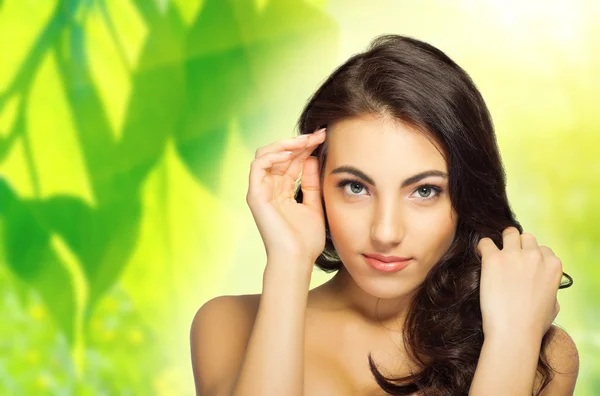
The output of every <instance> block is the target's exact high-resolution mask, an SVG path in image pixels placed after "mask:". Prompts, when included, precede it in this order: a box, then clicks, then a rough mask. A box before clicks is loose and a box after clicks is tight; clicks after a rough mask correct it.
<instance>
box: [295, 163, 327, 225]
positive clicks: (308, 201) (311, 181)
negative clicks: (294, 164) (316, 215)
mask: <svg viewBox="0 0 600 396" xmlns="http://www.w3.org/2000/svg"><path fill="white" fill-rule="evenodd" d="M320 184H321V183H320V180H319V159H318V158H317V157H310V158H308V159H307V160H306V162H305V163H304V169H303V170H302V181H301V183H300V187H301V188H302V203H303V204H304V205H306V206H309V207H311V208H313V209H314V210H316V211H318V212H320V213H321V214H323V207H322V204H321V185H320Z"/></svg>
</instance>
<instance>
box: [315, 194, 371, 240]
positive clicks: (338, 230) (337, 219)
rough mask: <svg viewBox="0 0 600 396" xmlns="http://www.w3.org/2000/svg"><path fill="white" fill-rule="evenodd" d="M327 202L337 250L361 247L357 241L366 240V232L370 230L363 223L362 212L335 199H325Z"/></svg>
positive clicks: (329, 221)
mask: <svg viewBox="0 0 600 396" xmlns="http://www.w3.org/2000/svg"><path fill="white" fill-rule="evenodd" d="M325 202H326V206H327V222H328V223H329V231H330V234H331V238H332V241H333V242H334V245H335V246H336V249H337V250H338V251H340V250H344V247H352V246H359V245H360V242H358V241H357V240H360V239H361V238H365V235H364V233H365V230H368V227H367V226H366V225H365V224H364V221H362V217H361V214H360V210H357V209H356V208H353V207H352V205H346V204H344V203H343V202H339V200H337V199H336V198H335V197H334V198H331V197H325ZM327 203H329V205H327Z"/></svg>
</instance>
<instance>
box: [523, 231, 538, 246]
mask: <svg viewBox="0 0 600 396" xmlns="http://www.w3.org/2000/svg"><path fill="white" fill-rule="evenodd" d="M521 248H522V249H537V248H538V243H537V239H536V238H535V237H534V236H533V234H531V233H529V232H524V233H522V234H521Z"/></svg>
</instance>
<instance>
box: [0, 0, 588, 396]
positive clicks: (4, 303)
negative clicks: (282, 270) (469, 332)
mask: <svg viewBox="0 0 600 396" xmlns="http://www.w3.org/2000/svg"><path fill="white" fill-rule="evenodd" d="M598 4H599V3H598V2H595V1H592V0H590V1H584V0H580V1H570V2H564V1H563V2H558V1H556V2H548V1H541V0H538V1H528V2H527V3H526V4H520V2H517V1H492V0H473V1H466V0H465V1H444V0H437V1H434V0H426V1H398V0H395V1H391V0H388V1H384V0H371V1H368V2H365V1H362V0H361V1H359V0H351V1H349V0H330V1H327V0H304V1H300V0H246V1H242V0H235V1H234V0H231V1H225V0H204V1H187V0H0V312H1V315H2V318H1V319H0V394H2V395H45V394H48V395H71V394H77V395H153V394H156V395H192V394H193V392H194V386H193V377H192V371H191V363H190V353H189V330H190V325H191V320H192V318H193V315H194V314H195V312H196V310H197V309H198V308H199V307H200V306H201V305H202V304H203V303H204V302H205V301H207V300H208V299H210V298H212V297H215V296H217V295H222V294H246V293H260V291H261V285H262V283H261V281H262V270H263V268H264V264H265V258H266V256H265V252H264V247H263V245H262V241H261V239H260V235H259V233H258V231H257V229H256V227H255V224H254V222H253V219H252V216H251V213H250V211H249V209H248V208H247V205H246V202H245V194H246V191H247V183H248V173H249V164H250V161H251V160H252V159H253V158H254V152H255V150H256V149H257V148H258V147H260V146H263V145H265V144H267V143H270V142H271V141H274V140H277V139H282V138H286V137H291V136H293V134H294V124H295V122H296V119H297V117H298V115H299V113H300V111H301V109H302V107H303V105H304V104H305V103H306V100H307V99H308V97H309V96H310V94H311V93H312V92H313V91H314V90H315V89H316V88H317V87H318V85H319V84H320V83H321V82H322V81H323V80H324V79H325V77H326V76H327V75H328V74H329V73H330V72H331V71H332V70H333V68H334V67H335V66H337V65H338V64H340V63H342V62H343V61H344V60H345V59H347V58H348V57H349V56H350V55H351V54H353V53H355V52H358V51H362V50H363V49H364V48H365V47H366V46H367V44H368V43H369V42H370V41H371V39H372V38H373V37H375V36H377V35H379V34H382V33H400V34H406V35H410V36H413V37H416V38H419V39H422V40H425V41H428V42H430V43H431V44H433V45H435V46H437V47H438V48H440V49H442V50H443V51H445V52H446V53H447V54H448V55H449V56H450V57H452V58H453V59H454V60H456V61H457V62H458V63H459V64H460V65H461V66H463V67H464V68H465V69H466V70H467V71H468V72H469V73H470V74H471V76H472V77H473V79H474V80H475V82H476V83H477V84H478V86H479V88H480V90H481V91H482V94H483V96H484V98H485V99H486V101H487V103H488V106H489V107H490V111H491V113H492V116H493V119H494V122H495V125H496V128H497V135H498V141H499V144H500V146H501V151H502V155H503V159H504V161H505V167H506V172H507V177H508V190H509V198H510V200H511V204H512V205H513V209H514V211H515V213H516V214H517V217H518V219H519V220H520V221H521V222H522V224H523V226H524V228H525V229H526V230H527V231H529V232H532V233H533V234H535V235H536V236H537V237H538V241H539V242H540V243H541V244H545V245H548V246H550V247H551V248H552V249H553V250H554V252H555V253H556V254H557V255H558V256H559V257H560V258H561V259H562V260H563V266H564V269H565V271H566V272H568V273H569V274H571V275H572V276H573V278H574V281H575V283H574V285H573V287H572V288H570V289H565V290H561V291H560V292H559V301H560V304H561V312H560V314H559V316H558V318H557V320H556V323H557V324H559V325H560V326H562V327H563V328H564V329H566V330H567V331H568V332H569V334H571V336H572V337H573V339H574V340H575V342H576V343H577V346H578V348H579V352H580V360H581V369H580V376H579V381H578V385H577V390H576V395H600V360H599V359H598V356H600V317H599V316H598V314H597V313H598V299H599V297H600V291H599V290H598V285H600V283H599V281H600V267H599V266H598V262H599V259H600V250H599V246H600V225H599V224H600V210H599V209H598V206H597V205H598V202H600V160H599V155H600V150H599V149H598V148H597V147H598V145H599V144H600V134H599V126H600V116H599V115H598V113H597V110H598V104H597V97H598V94H599V93H600V89H599V88H600V80H599V79H598V78H597V76H596V74H595V73H598V72H599V71H600V28H599V27H598V24H597V21H598V20H599V18H600V6H599V5H598ZM330 276H331V275H325V274H323V273H319V272H316V271H315V273H314V275H313V280H312V286H313V287H314V286H316V285H318V284H320V283H322V282H324V281H325V280H327V279H328V278H329V277H330Z"/></svg>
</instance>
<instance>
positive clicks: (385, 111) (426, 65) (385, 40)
mask: <svg viewBox="0 0 600 396" xmlns="http://www.w3.org/2000/svg"><path fill="white" fill-rule="evenodd" d="M363 114H378V115H382V116H392V117H394V118H395V119H397V120H401V121H402V122H405V123H408V124H409V125H411V126H413V127H415V128H416V129H417V130H419V131H421V132H422V133H424V134H427V135H428V136H429V137H430V138H432V139H434V140H435V141H436V142H437V143H438V144H440V145H441V146H442V147H443V151H444V155H445V160H446V163H447V166H448V170H449V178H448V179H449V180H448V182H449V194H450V199H451V202H452V205H453V207H454V209H455V211H456V213H457V215H458V222H457V230H456V236H455V239H454V241H453V244H452V246H451V247H450V249H449V250H448V252H446V254H445V255H444V256H443V257H442V258H441V260H440V261H439V262H438V263H437V264H436V265H435V266H434V267H433V268H432V269H431V271H430V272H429V273H428V275H427V277H426V278H425V280H424V281H423V283H422V284H421V285H420V286H419V288H418V290H417V293H416V295H415V298H414V300H413V302H412V304H411V306H410V308H409V311H408V314H407V317H406V322H405V326H404V334H403V337H404V344H405V347H406V350H407V351H408V353H409V356H410V357H411V359H412V360H413V361H414V362H417V363H418V364H419V367H420V371H419V372H417V373H414V374H412V375H409V376H406V377H400V378H393V377H392V378H390V377H386V376H384V375H383V374H381V372H380V371H379V369H378V368H377V366H376V364H375V362H374V361H373V359H372V357H371V354H369V355H368V360H369V366H370V368H371V372H372V374H373V376H374V377H375V380H376V381H377V383H378V384H379V386H381V388H382V389H383V390H384V391H386V392H387V393H388V394H390V395H409V394H412V393H414V392H418V391H420V392H422V393H423V394H425V395H466V394H468V391H469V388H470V385H471V381H472V380H473V376H474V374H475V368H476V366H477V361H478V359H479V355H480V353H481V348H482V345H483V338H484V337H483V328H482V320H481V310H480V305H479V281H480V275H481V258H480V257H479V256H478V255H477V253H476V252H477V250H476V247H477V244H478V242H479V240H480V239H481V238H483V237H489V238H491V239H492V240H493V241H494V242H495V243H496V245H497V246H498V247H499V248H500V249H501V248H502V230H504V229H505V228H506V227H508V226H514V227H516V228H517V229H519V232H521V233H522V232H523V228H522V226H521V224H520V223H519V222H518V221H517V220H516V218H515V215H514V213H513V212H512V210H511V207H510V205H509V202H508V198H507V195H506V176H505V172H504V168H503V166H502V160H501V157H500V153H499V149H498V145H497V142H496V136H495V133H494V126H493V124H492V120H491V117H490V114H489V111H488V109H487V106H486V105H485V102H484V100H483V97H482V96H481V94H480V92H479V91H478V90H477V88H476V86H475V84H474V83H473V81H472V80H471V78H470V77H469V75H468V74H467V73H466V72H465V71H464V70H463V69H462V68H461V67H460V66H458V65H457V64H456V63H455V62H454V61H452V60H451V59H450V58H449V57H448V56H447V55H446V54H444V53H443V52H442V51H440V50H439V49H437V48H435V47H433V46H432V45H430V44H427V43H425V42H423V41H419V40H416V39H414V38H411V37H406V36H399V35H383V36H379V37H377V38H375V40H373V42H372V43H371V45H370V46H369V48H368V49H367V50H366V51H364V52H362V53H359V54H356V55H354V56H352V57H351V58H350V59H348V60H347V61H346V62H345V63H344V64H342V65H341V66H339V67H338V68H337V69H336V70H334V72H333V73H332V74H331V75H330V76H329V77H328V78H327V79H326V80H325V82H324V83H323V84H322V85H321V86H320V87H319V88H318V90H317V91H316V92H315V94H314V95H313V96H312V97H311V98H310V100H309V101H308V103H307V105H306V107H305V108H304V110H303V111H302V114H301V116H300V119H299V121H298V130H299V132H300V133H302V134H306V133H312V132H313V131H314V130H315V129H316V128H318V127H322V126H327V124H330V123H332V122H333V121H335V120H339V119H342V118H347V117H354V116H359V115H363ZM312 155H314V156H317V157H318V158H319V159H320V163H321V182H323V178H324V169H325V165H324V164H325V161H326V159H327V142H325V143H323V144H322V145H321V146H319V147H318V148H317V149H315V151H314V152H313V153H312ZM321 185H322V183H321ZM297 187H298V188H297V191H296V201H297V202H302V190H301V189H300V188H299V186H297ZM323 208H324V210H325V213H326V207H325V203H324V202H323ZM325 221H326V235H327V239H326V245H325V249H324V250H323V252H322V253H321V255H320V256H319V257H318V259H317V260H316V263H315V264H316V265H317V266H318V267H319V268H320V269H321V270H323V271H325V272H333V271H337V270H339V269H340V268H341V267H342V265H343V264H342V263H341V261H340V258H339V256H338V255H337V253H336V251H335V248H334V246H333V243H332V241H331V237H330V234H329V224H328V222H327V219H326V220H325ZM565 276H567V277H568V279H569V281H570V283H567V284H562V285H561V288H564V287H568V286H570V285H571V284H572V279H571V278H570V277H569V276H568V275H566V274H565ZM552 330H553V328H552V327H551V328H550V330H549V331H548V332H547V333H546V334H545V335H544V337H543V339H542V344H541V353H540V357H539V360H538V366H537V370H538V372H539V373H540V375H541V386H540V387H539V391H538V394H539V392H541V390H542V389H543V388H544V387H546V386H547V384H548V383H549V382H550V380H551V379H552V377H553V370H552V368H551V367H550V365H549V364H548V362H547V356H546V354H545V347H546V345H547V343H548V340H549V338H550V337H551V332H552Z"/></svg>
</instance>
